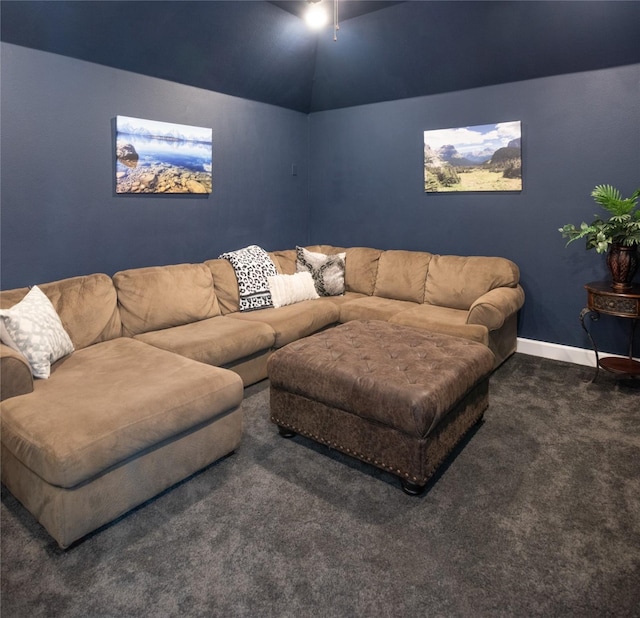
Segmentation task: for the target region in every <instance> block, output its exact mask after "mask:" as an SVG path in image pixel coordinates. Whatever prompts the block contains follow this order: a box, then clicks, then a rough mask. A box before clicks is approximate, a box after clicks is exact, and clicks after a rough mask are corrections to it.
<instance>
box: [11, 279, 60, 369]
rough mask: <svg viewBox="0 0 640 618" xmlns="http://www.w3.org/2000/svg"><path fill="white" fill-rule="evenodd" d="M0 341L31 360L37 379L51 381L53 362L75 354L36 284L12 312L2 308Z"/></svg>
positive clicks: (53, 311) (52, 309) (53, 312)
mask: <svg viewBox="0 0 640 618" xmlns="http://www.w3.org/2000/svg"><path fill="white" fill-rule="evenodd" d="M0 339H1V340H2V343H4V344H5V345H8V346H9V347H10V348H13V349H14V350H15V351H16V352H20V353H21V354H22V355H23V356H24V357H25V358H26V359H27V361H28V362H29V365H30V366H31V373H32V374H33V376H34V377H36V378H48V377H49V375H50V373H51V363H55V361H57V360H58V359H59V358H62V357H63V356H66V355H67V354H71V352H73V343H72V342H71V339H70V337H69V335H68V334H67V331H66V330H65V329H64V326H62V322H61V321H60V317H59V316H58V314H57V313H56V310H55V309H54V307H53V305H52V304H51V301H50V300H49V299H48V298H47V296H46V295H45V294H44V292H42V290H41V289H40V288H39V287H38V286H36V285H34V286H33V287H32V288H31V289H30V290H29V292H28V294H27V295H26V296H25V297H24V298H23V299H22V300H21V301H20V302H19V303H17V304H16V305H14V306H13V307H11V309H0Z"/></svg>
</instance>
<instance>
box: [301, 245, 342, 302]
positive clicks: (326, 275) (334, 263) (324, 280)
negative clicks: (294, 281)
mask: <svg viewBox="0 0 640 618" xmlns="http://www.w3.org/2000/svg"><path fill="white" fill-rule="evenodd" d="M296 252H297V261H296V270H297V272H305V271H308V272H309V273H311V276H312V277H313V281H314V283H315V286H316V291H317V292H318V295H319V296H339V295H340V294H344V269H345V266H344V260H345V257H346V253H336V254H334V255H327V254H325V253H316V252H314V251H309V250H308V249H305V248H304V247H296Z"/></svg>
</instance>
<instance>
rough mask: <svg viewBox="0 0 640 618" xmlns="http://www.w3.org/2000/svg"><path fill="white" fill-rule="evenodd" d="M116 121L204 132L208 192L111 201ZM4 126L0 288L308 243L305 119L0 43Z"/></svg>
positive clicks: (219, 95) (283, 110)
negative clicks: (209, 164)
mask: <svg viewBox="0 0 640 618" xmlns="http://www.w3.org/2000/svg"><path fill="white" fill-rule="evenodd" d="M116 115H125V116H134V117H138V118H148V119H152V120H161V121H165V122H176V123H180V124H189V125H195V126H203V127H212V128H213V193H212V194H210V195H208V196H189V197H186V196H178V195H172V196H148V195H147V196H142V195H136V196H123V195H115V193H114V181H113V174H114V171H113V167H114V161H113V150H114V145H113V137H112V123H113V119H114V118H115V116H116ZM1 121H2V125H1V128H2V170H1V179H2V184H1V191H2V238H1V242H2V244H1V249H2V263H1V267H2V271H1V274H2V280H1V284H2V288H3V289H9V288H13V287H18V286H24V285H31V284H37V283H42V282H46V281H52V280H55V279H60V278H64V277H69V276H74V275H80V274H87V273H93V272H106V273H107V274H113V273H114V272H116V271H117V270H120V269H124V268H133V267H139V266H147V265H155V264H171V263H178V262H197V261H202V260H204V259H208V258H211V257H217V256H218V255H219V254H220V253H221V252H222V251H226V250H231V249H237V248H239V247H241V246H244V245H247V244H250V243H256V244H260V245H262V246H264V247H265V248H267V249H280V248H283V247H292V246H295V244H296V243H298V244H300V243H304V242H306V240H307V234H308V218H307V214H308V210H307V189H308V182H307V180H308V179H307V167H308V166H307V156H308V143H307V140H308V128H307V125H308V119H307V116H306V115H305V114H302V113H299V112H294V111H291V110H286V109H283V108H280V107H275V106H270V105H265V104H262V103H255V102H252V101H248V100H245V99H240V98H236V97H231V96H227V95H222V94H218V93H214V92H209V91H205V90H200V89H197V88H193V87H189V86H183V85H179V84H176V83H172V82H168V81H164V80H160V79H155V78H150V77H144V76H141V75H137V74H134V73H129V72H126V71H121V70H117V69H111V68H107V67H104V66H100V65H97V64H91V63H87V62H83V61H80V60H75V59H70V58H66V57H63V56H58V55H54V54H50V53H47V52H41V51H36V50H32V49H27V48H23V47H18V46H15V45H10V44H5V43H3V44H2V118H1ZM294 164H295V165H296V166H297V172H298V174H297V176H292V174H291V170H292V165H294Z"/></svg>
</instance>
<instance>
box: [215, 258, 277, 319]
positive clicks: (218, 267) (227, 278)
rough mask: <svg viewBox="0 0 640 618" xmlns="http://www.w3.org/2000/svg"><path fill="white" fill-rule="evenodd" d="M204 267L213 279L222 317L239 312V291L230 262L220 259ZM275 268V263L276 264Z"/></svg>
mask: <svg viewBox="0 0 640 618" xmlns="http://www.w3.org/2000/svg"><path fill="white" fill-rule="evenodd" d="M205 266H206V267H207V268H208V269H209V272H210V273H211V276H212V277H213V288H214V289H215V291H216V298H217V299H218V303H219V305H220V311H221V312H222V315H227V314H228V313H234V312H236V311H240V290H239V289H238V279H237V277H236V271H235V270H234V268H233V266H232V265H231V262H230V261H229V260H225V259H222V258H217V259H215V260H207V261H206V262H205ZM276 268H277V263H276Z"/></svg>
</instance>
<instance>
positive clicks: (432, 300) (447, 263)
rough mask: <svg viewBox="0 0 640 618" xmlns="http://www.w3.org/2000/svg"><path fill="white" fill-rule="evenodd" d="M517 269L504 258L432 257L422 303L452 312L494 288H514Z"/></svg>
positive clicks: (469, 304)
mask: <svg viewBox="0 0 640 618" xmlns="http://www.w3.org/2000/svg"><path fill="white" fill-rule="evenodd" d="M519 279H520V271H519V270H518V267H517V266H516V265H515V264H514V263H513V262H512V261H511V260H507V259H506V258H501V257H484V256H471V257H463V256H458V255H434V256H433V259H432V260H431V264H430V265H429V273H428V274H427V282H426V285H425V294H424V302H425V303H429V304H431V305H439V306H441V307H451V308H453V309H469V307H471V305H472V303H473V302H474V301H475V300H476V299H477V298H479V297H480V296H482V295H483V294H485V293H486V292H488V291H489V290H493V289H494V288H497V287H511V288H513V287H516V286H517V285H518V281H519Z"/></svg>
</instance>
